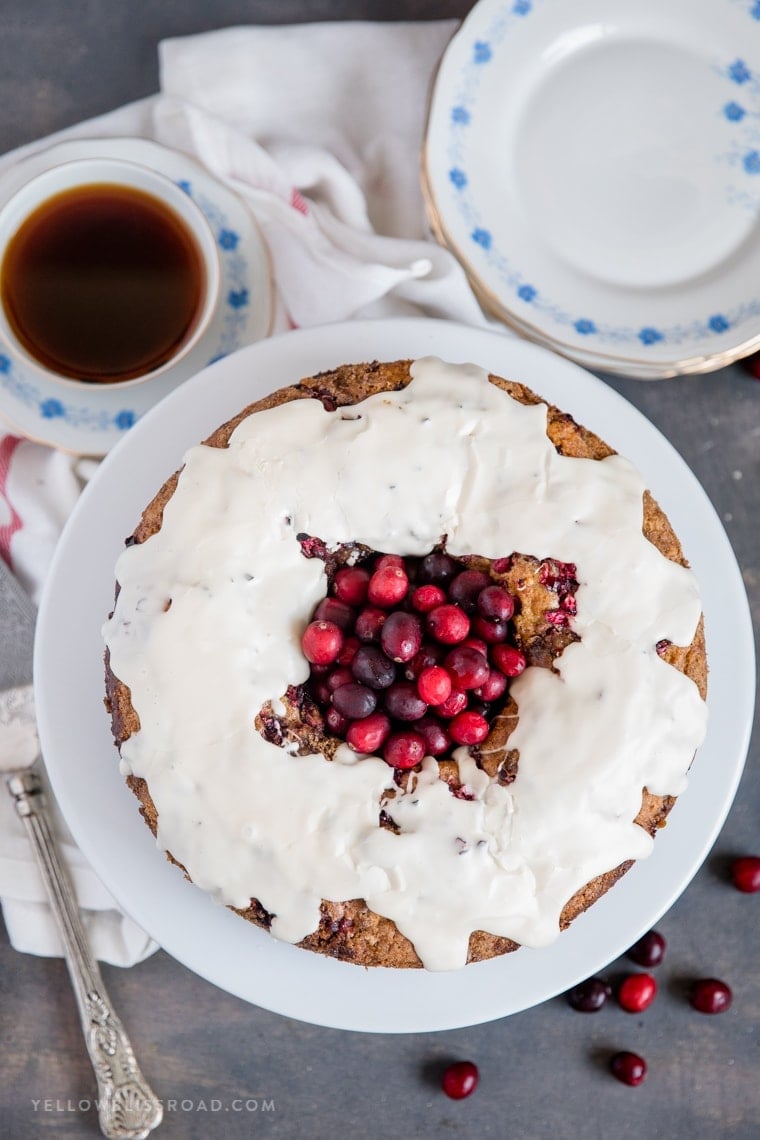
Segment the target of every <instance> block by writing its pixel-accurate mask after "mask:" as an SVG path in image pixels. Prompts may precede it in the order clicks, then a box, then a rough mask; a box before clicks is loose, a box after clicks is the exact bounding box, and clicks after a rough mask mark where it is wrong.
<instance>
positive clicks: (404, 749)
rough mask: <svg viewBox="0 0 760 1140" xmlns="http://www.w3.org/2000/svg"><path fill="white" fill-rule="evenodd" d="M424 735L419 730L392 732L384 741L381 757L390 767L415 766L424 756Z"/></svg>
mask: <svg viewBox="0 0 760 1140" xmlns="http://www.w3.org/2000/svg"><path fill="white" fill-rule="evenodd" d="M425 752H426V749H425V737H424V736H422V734H421V733H419V732H412V731H411V730H406V731H403V732H393V733H391V735H390V736H389V737H388V739H387V740H386V742H385V747H384V748H383V759H384V760H385V762H386V764H390V766H391V768H416V766H417V765H418V764H420V763H421V762H422V760H423V759H424V758H425Z"/></svg>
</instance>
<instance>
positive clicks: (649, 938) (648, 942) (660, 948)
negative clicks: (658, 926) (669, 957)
mask: <svg viewBox="0 0 760 1140" xmlns="http://www.w3.org/2000/svg"><path fill="white" fill-rule="evenodd" d="M667 945H668V944H667V942H666V941H665V939H664V938H663V936H662V935H661V934H660V933H659V932H658V931H657V930H650V931H649V933H648V934H645V935H644V937H643V938H640V939H639V940H638V942H636V943H634V945H633V946H632V947H631V949H630V950H629V951H628V957H629V958H630V959H631V960H632V961H634V962H636V963H637V965H639V966H645V967H646V968H647V969H648V970H651V969H652V967H653V966H659V964H660V962H661V961H662V960H663V958H664V957H665V951H666V949H667Z"/></svg>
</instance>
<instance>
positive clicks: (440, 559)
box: [420, 550, 459, 586]
mask: <svg viewBox="0 0 760 1140" xmlns="http://www.w3.org/2000/svg"><path fill="white" fill-rule="evenodd" d="M458 570H459V566H458V564H457V563H456V562H455V561H454V559H453V558H452V557H451V556H450V555H448V554H444V552H443V551H442V550H434V551H433V553H432V554H427V555H426V556H425V557H424V558H423V559H422V563H421V565H420V581H421V582H434V583H435V585H436V586H445V585H446V584H447V583H448V582H450V581H451V579H452V578H453V577H454V575H455V574H456V573H457V571H458Z"/></svg>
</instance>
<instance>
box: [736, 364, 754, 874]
mask: <svg viewBox="0 0 760 1140" xmlns="http://www.w3.org/2000/svg"><path fill="white" fill-rule="evenodd" d="M758 359H760V357H758ZM731 881H732V882H733V884H734V886H735V887H736V889H737V891H743V892H744V893H745V894H748V895H753V894H754V893H755V892H756V891H760V856H757V855H741V856H740V857H739V858H738V859H734V861H733V863H732V864H731Z"/></svg>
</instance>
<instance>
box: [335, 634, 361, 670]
mask: <svg viewBox="0 0 760 1140" xmlns="http://www.w3.org/2000/svg"><path fill="white" fill-rule="evenodd" d="M360 645H361V642H360V641H359V638H358V637H347V638H346V640H345V641H344V642H343V648H342V649H341V651H340V653H339V654H338V656H337V658H336V660H337V662H338V664H339V665H350V664H351V662H352V661H353V659H354V657H355V656H356V652H357V650H358V648H359V646H360Z"/></svg>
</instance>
